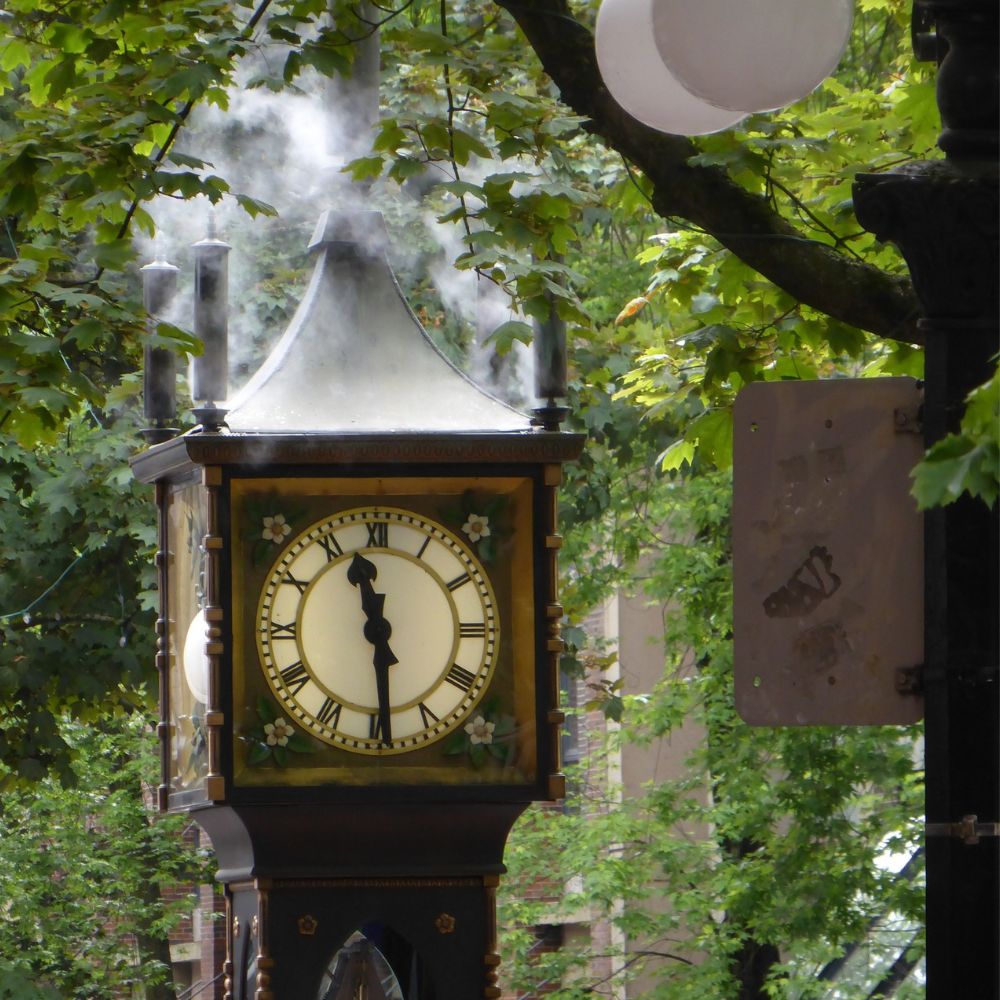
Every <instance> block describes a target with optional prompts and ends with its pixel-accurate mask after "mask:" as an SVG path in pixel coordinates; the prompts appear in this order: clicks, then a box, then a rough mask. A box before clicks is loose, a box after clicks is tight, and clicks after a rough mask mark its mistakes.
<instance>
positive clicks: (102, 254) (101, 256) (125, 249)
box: [94, 239, 136, 270]
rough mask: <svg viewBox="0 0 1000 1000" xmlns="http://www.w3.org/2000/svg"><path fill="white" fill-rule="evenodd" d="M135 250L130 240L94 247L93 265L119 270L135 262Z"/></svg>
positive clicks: (100, 244) (114, 241)
mask: <svg viewBox="0 0 1000 1000" xmlns="http://www.w3.org/2000/svg"><path fill="white" fill-rule="evenodd" d="M135 256H136V250H135V247H134V246H133V244H132V241H131V240H130V239H121V240H111V241H110V242H107V243H97V244H95V245H94V263H95V264H97V266H98V267H101V268H107V269H109V270H119V269H120V268H122V267H124V266H125V265H126V264H128V263H129V262H131V261H133V260H135Z"/></svg>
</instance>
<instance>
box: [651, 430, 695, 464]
mask: <svg viewBox="0 0 1000 1000" xmlns="http://www.w3.org/2000/svg"><path fill="white" fill-rule="evenodd" d="M696 447H697V446H696V443H695V442H694V441H688V440H687V439H686V438H680V439H679V440H677V441H675V442H674V443H673V444H672V445H670V447H668V448H667V449H666V450H664V451H663V452H661V454H660V456H659V464H660V468H661V469H663V471H664V472H670V471H671V470H673V469H680V468H681V467H682V466H684V465H690V464H691V463H692V462H693V461H694V453H695V450H696Z"/></svg>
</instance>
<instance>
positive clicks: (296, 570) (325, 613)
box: [257, 507, 500, 754]
mask: <svg viewBox="0 0 1000 1000" xmlns="http://www.w3.org/2000/svg"><path fill="white" fill-rule="evenodd" d="M499 635H500V622H499V617H498V613H497V607H496V599H495V597H494V594H493V588H492V586H491V584H490V581H489V578H488V577H487V575H486V571H485V570H484V569H483V567H482V565H481V564H480V562H479V560H478V559H477V558H476V556H475V554H474V553H473V552H472V550H471V548H470V547H469V546H468V545H467V544H466V543H465V542H464V541H463V540H462V539H461V538H459V537H458V536H457V535H455V534H453V533H452V532H451V531H449V530H448V529H447V528H445V527H443V526H442V525H440V524H438V523H437V522H435V521H432V520H430V519H429V518H427V517H424V516H422V515H420V514H416V513H413V512H411V511H407V510H402V509H399V508H394V507H358V508H354V509H351V510H346V511H342V512H340V513H338V514H336V515H333V516H331V517H328V518H325V519H324V520H322V521H319V522H317V523H316V524H313V525H312V526H310V527H309V528H308V529H306V530H305V531H304V532H302V533H301V534H300V535H299V536H298V537H297V538H295V539H293V540H292V541H291V542H290V543H289V544H288V545H287V546H286V548H285V549H284V550H283V552H282V554H281V555H280V556H279V558H278V559H277V561H276V562H275V563H274V565H273V566H272V568H271V570H270V572H269V573H268V576H267V580H266V582H265V584H264V588H263V591H262V594H261V599H260V605H259V611H258V631H257V642H258V649H259V652H260V657H261V665H262V668H263V671H264V675H265V677H266V678H267V682H268V684H269V685H270V687H271V689H272V691H273V692H274V694H275V695H276V696H277V698H278V699H279V701H280V703H281V704H282V705H283V706H284V709H285V711H287V713H288V714H289V715H290V716H291V717H292V718H293V719H295V720H296V721H297V722H298V724H299V725H300V726H302V727H303V728H304V729H305V730H306V731H307V732H309V733H311V734H312V735H314V736H316V737H318V738H319V739H321V740H324V741H325V742H327V743H330V744H333V745H335V746H339V747H342V748H345V749H347V750H351V751H354V752H357V753H377V754H386V753H404V752H406V751H410V750H414V749H417V748H419V747H422V746H426V745H428V744H430V743H433V742H435V741H436V740H439V739H441V738H442V737H444V736H446V735H447V734H448V733H449V732H452V731H453V730H454V729H455V728H456V727H457V726H458V725H459V724H460V723H462V722H463V720H464V719H465V718H466V717H467V716H468V715H469V713H470V712H471V711H472V709H473V708H474V707H475V705H476V704H477V703H478V702H479V700H480V699H481V698H482V696H483V694H484V693H485V692H486V688H487V686H488V684H489V681H490V678H491V676H492V674H493V668H494V664H495V661H496V654H497V646H498V643H499Z"/></svg>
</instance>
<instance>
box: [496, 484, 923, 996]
mask: <svg viewBox="0 0 1000 1000" xmlns="http://www.w3.org/2000/svg"><path fill="white" fill-rule="evenodd" d="M729 491H730V483H729V481H728V477H726V476H723V475H719V474H715V475H708V474H705V475H700V476H696V477H693V478H690V479H687V480H680V479H678V480H676V481H675V482H672V483H670V482H664V481H661V484H660V487H659V488H658V489H655V490H653V491H651V494H650V495H649V496H648V497H647V500H646V504H645V506H644V508H643V509H642V510H641V511H640V512H635V511H634V509H631V503H632V495H633V491H632V490H631V489H630V488H629V487H625V488H624V489H620V490H617V491H616V496H614V497H613V498H612V503H611V507H612V508H613V509H616V510H617V511H618V513H619V514H620V515H622V518H621V520H620V521H619V527H618V538H619V539H620V540H621V539H622V534H623V533H624V534H630V535H632V536H634V537H633V539H632V540H631V541H632V543H633V544H634V545H635V549H636V551H638V552H641V553H642V557H643V558H642V562H641V566H642V570H641V572H642V583H640V584H636V583H633V584H632V588H633V590H634V591H635V597H636V599H639V600H651V601H655V602H656V603H657V604H658V605H663V606H665V608H666V611H665V617H664V629H663V635H662V641H663V646H664V649H665V650H666V658H667V662H666V666H665V670H664V674H663V678H662V680H661V681H660V682H659V683H658V685H657V686H656V687H655V689H654V690H652V691H650V692H644V693H641V694H634V695H627V696H625V697H624V699H623V703H622V705H621V712H620V716H619V717H620V721H621V725H620V727H618V726H615V727H612V730H611V735H610V736H609V737H608V739H607V740H606V742H605V743H604V744H603V745H600V744H598V749H596V750H595V751H594V753H593V754H592V756H590V757H585V758H584V760H583V761H582V763H581V765H579V767H578V773H577V774H576V775H575V780H574V781H573V782H571V784H572V786H573V787H574V788H575V789H576V791H575V793H574V796H573V797H572V799H571V801H570V802H569V803H568V805H569V808H568V809H566V810H564V811H551V810H548V811H546V810H538V811H535V812H534V813H533V814H532V815H530V816H529V819H528V821H527V822H526V823H524V824H522V825H520V826H519V827H518V828H516V830H515V832H514V835H513V837H512V839H511V844H510V846H509V849H508V852H507V855H506V860H507V863H508V867H509V869H510V876H509V879H508V881H507V883H506V885H505V892H504V915H505V920H506V924H507V925H508V926H509V927H510V928H511V931H510V935H509V937H507V938H506V945H507V950H508V955H509V973H510V975H511V976H512V979H513V983H514V986H515V988H516V989H517V991H518V995H525V994H528V993H531V992H534V991H537V990H538V989H540V988H541V986H542V985H544V984H549V986H550V988H551V987H552V985H556V984H561V988H557V989H555V992H554V993H553V994H552V995H553V996H557V997H565V998H567V1000H569V998H574V997H583V996H589V995H593V994H594V993H597V994H604V995H619V993H616V992H615V990H618V991H620V990H621V989H622V984H623V983H624V982H627V981H630V980H631V979H633V978H634V977H635V976H636V975H637V974H639V973H640V972H641V971H642V970H643V969H644V968H646V967H650V966H651V967H654V968H655V969H656V970H657V971H656V974H655V980H654V983H655V985H653V986H648V985H647V987H646V991H645V992H644V993H643V996H649V997H650V998H653V997H657V998H660V997H662V998H664V1000H668V998H669V1000H680V998H691V1000H696V998H702V997H706V996H711V997H720V998H721V997H734V998H735V997H740V998H744V997H746V998H751V997H754V998H758V997H759V998H764V997H796V998H800V997H801V998H805V997H814V996H815V997H821V996H828V995H832V994H830V992H829V991H830V989H832V988H836V989H837V990H838V992H837V993H836V995H837V996H841V997H845V998H846V997H850V998H859V1000H862V998H863V1000H867V998H868V997H869V995H870V992H871V989H872V986H873V983H875V982H877V981H878V977H879V974H880V972H881V970H882V969H884V967H885V966H886V965H887V964H888V963H889V962H890V961H892V960H893V959H894V958H895V957H896V956H897V955H898V954H899V953H901V952H903V951H907V952H908V953H909V954H910V955H911V958H912V960H913V961H915V960H916V958H915V956H917V955H919V954H920V953H921V950H922V930H921V920H922V907H923V895H922V887H921V884H920V880H919V878H917V879H914V878H913V874H914V872H916V873H919V871H920V869H921V861H920V855H919V851H918V846H919V843H920V836H921V831H920V825H919V816H920V812H921V801H922V794H923V789H922V784H921V781H920V775H919V772H917V771H915V770H914V764H913V755H914V748H915V746H916V739H917V730H916V729H910V730H907V729H904V728H894V727H887V728H881V729H880V728H876V727H854V728H850V727H804V728H796V727H790V728H782V729H768V728H753V727H749V726H747V725H745V724H744V723H743V722H742V721H741V720H740V719H739V718H738V716H737V715H736V712H735V708H734V705H733V696H732V643H731V596H730V595H731V578H730V559H729V538H728V513H729V510H728V498H729ZM659 532H666V535H665V536H664V537H660V538H656V535H657V533H659ZM628 547H629V546H628V545H621V544H619V546H618V547H617V549H616V551H618V552H627V551H628ZM568 555H569V556H570V560H569V566H568V570H569V575H570V578H571V579H574V578H575V577H576V576H577V574H579V575H580V576H581V577H583V576H585V575H586V574H587V568H586V567H585V566H584V565H581V562H582V561H585V560H588V559H591V560H592V559H593V558H594V556H593V553H592V551H591V552H588V551H587V550H583V549H578V548H576V547H575V546H571V547H570V551H569V553H568ZM625 569H631V572H629V573H626V574H625V575H627V576H629V577H631V578H632V579H633V580H635V577H636V574H635V569H634V567H619V570H620V571H621V570H625ZM574 593H579V594H581V595H582V594H586V595H587V604H585V606H587V605H589V601H590V599H591V595H590V593H589V591H584V590H581V591H577V592H574V591H573V590H572V589H571V591H570V596H571V598H572V596H573V595H574ZM581 652H583V651H581ZM584 658H586V657H584ZM588 677H589V678H590V679H591V683H593V679H592V675H588ZM595 694H596V695H597V697H595V699H594V700H595V702H596V701H599V700H600V698H601V697H602V696H603V695H604V692H601V691H600V690H599V688H595ZM618 696H619V697H621V695H620V694H619V695H618ZM591 707H593V706H591ZM692 725H694V726H697V727H698V729H699V731H700V732H701V733H702V736H701V739H700V741H699V743H698V745H697V748H696V749H695V750H694V752H693V753H692V754H691V755H690V757H689V759H688V760H687V761H686V763H685V766H684V767H683V769H682V770H681V773H680V776H679V777H678V778H676V779H673V780H660V781H657V782H656V783H655V784H651V785H649V786H647V787H645V788H644V789H643V790H642V791H641V793H639V794H636V793H635V792H634V791H633V792H631V793H630V794H629V795H627V796H626V795H624V794H623V789H622V788H620V787H617V786H616V784H615V783H614V781H611V782H609V781H608V780H607V777H606V776H607V774H608V762H607V760H606V759H605V758H606V757H607V756H608V755H609V754H610V755H614V754H616V753H619V752H622V751H623V749H624V750H626V751H628V750H629V748H631V749H630V752H632V753H635V752H636V750H637V748H643V747H645V748H651V746H652V745H653V744H654V743H655V742H657V741H660V740H664V741H667V742H666V743H665V744H664V745H663V746H662V747H661V748H660V750H659V751H654V750H652V749H650V750H649V752H659V753H669V752H670V750H669V749H668V747H669V740H670V739H671V737H676V736H677V735H679V734H680V733H681V730H682V728H684V727H690V726H692ZM640 752H641V751H640ZM890 856H895V857H896V858H897V859H900V860H903V859H908V858H909V859H912V861H911V864H910V870H909V873H908V874H909V877H900V876H899V874H898V873H897V870H898V868H899V864H898V863H897V864H896V865H895V866H892V865H889V864H887V858H888V857H890ZM539 886H542V887H548V888H549V892H548V894H547V896H548V898H544V897H545V895H546V894H544V893H543V898H542V899H539V898H538V891H537V890H538V887H539ZM581 914H583V915H586V917H585V919H587V920H588V921H601V920H603V921H606V922H607V923H608V925H609V926H612V927H614V928H615V929H616V930H617V931H618V932H619V933H620V935H621V936H622V941H623V942H624V943H623V944H618V945H616V944H615V943H614V939H612V941H611V944H610V945H609V946H608V948H607V951H606V953H605V954H604V957H606V958H607V959H608V960H609V962H619V963H621V962H625V964H624V966H623V968H621V970H620V971H618V972H616V973H615V974H614V975H611V974H609V973H608V972H607V971H606V970H602V968H601V967H600V966H599V965H598V966H597V967H596V968H595V958H596V957H600V955H595V952H594V945H593V943H592V942H591V941H590V940H589V939H587V941H586V943H585V944H584V945H583V946H582V947H578V948H576V949H574V948H564V949H562V950H560V951H558V952H555V953H546V954H542V955H535V954H533V948H532V944H533V941H532V928H533V927H534V926H536V925H538V924H552V923H563V922H567V923H573V922H575V921H578V920H580V919H581ZM883 925H887V926H883ZM886 939H888V940H886ZM859 942H864V945H863V947H864V948H865V949H869V950H870V951H871V952H872V956H871V968H869V967H868V965H867V963H864V964H863V966H862V967H861V968H860V969H856V970H854V971H853V973H852V975H851V976H847V975H845V976H844V977H843V978H842V979H840V980H838V982H837V984H836V987H833V986H832V984H831V982H830V981H829V979H828V978H827V976H826V975H824V970H827V969H829V968H830V966H831V963H833V962H835V961H837V960H838V959H839V958H840V957H842V956H843V955H844V954H845V953H849V952H851V951H852V950H853V949H855V948H856V946H857V945H858V943H859ZM626 944H627V951H625V950H624V949H625V945H626ZM883 946H885V947H887V953H888V958H883V956H882V955H881V954H880V949H881V947H883ZM893 948H895V951H893ZM630 995H631V994H630ZM898 995H900V996H902V995H903V994H902V993H900V994H898Z"/></svg>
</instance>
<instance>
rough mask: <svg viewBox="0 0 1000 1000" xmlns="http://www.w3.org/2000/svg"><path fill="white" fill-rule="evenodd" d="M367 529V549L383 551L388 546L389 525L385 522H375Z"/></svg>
mask: <svg viewBox="0 0 1000 1000" xmlns="http://www.w3.org/2000/svg"><path fill="white" fill-rule="evenodd" d="M366 527H367V528H368V547H369V548H375V549H384V548H385V547H386V546H387V545H388V544H389V525H388V524H387V523H386V522H385V521H375V522H373V523H371V524H368V525H366Z"/></svg>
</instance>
